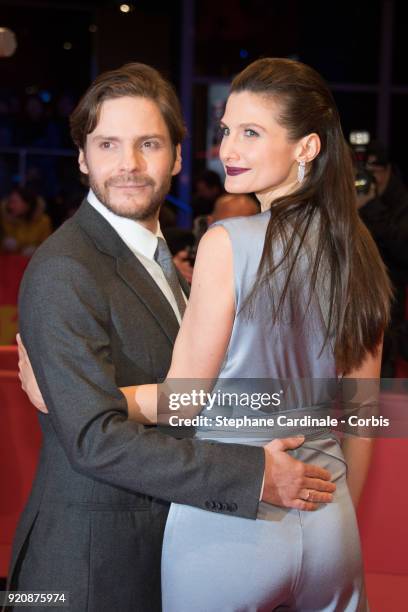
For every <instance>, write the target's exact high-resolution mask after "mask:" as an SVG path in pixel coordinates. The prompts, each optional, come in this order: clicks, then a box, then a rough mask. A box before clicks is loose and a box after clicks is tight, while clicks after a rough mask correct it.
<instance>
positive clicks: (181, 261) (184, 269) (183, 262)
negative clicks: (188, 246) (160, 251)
mask: <svg viewBox="0 0 408 612" xmlns="http://www.w3.org/2000/svg"><path fill="white" fill-rule="evenodd" d="M173 263H174V265H175V266H176V268H177V269H178V271H179V272H180V273H181V274H182V275H183V276H184V278H185V279H186V281H187V282H188V283H190V285H191V281H192V279H193V266H192V265H191V262H190V259H189V255H188V252H187V251H186V250H184V251H179V252H178V253H176V254H175V255H174V257H173Z"/></svg>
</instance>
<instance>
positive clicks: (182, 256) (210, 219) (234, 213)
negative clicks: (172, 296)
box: [164, 193, 259, 284]
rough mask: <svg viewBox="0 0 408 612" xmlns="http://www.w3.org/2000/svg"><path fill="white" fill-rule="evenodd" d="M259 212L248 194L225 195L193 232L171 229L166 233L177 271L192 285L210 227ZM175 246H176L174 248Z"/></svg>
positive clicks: (217, 201)
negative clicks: (202, 242) (197, 255)
mask: <svg viewBox="0 0 408 612" xmlns="http://www.w3.org/2000/svg"><path fill="white" fill-rule="evenodd" d="M258 212H259V206H258V204H257V202H256V200H255V199H254V198H253V197H252V196H251V195H248V194H235V193H225V194H223V195H221V196H219V197H218V198H217V199H216V200H215V203H214V208H213V210H212V212H211V214H209V215H201V216H200V217H197V218H196V219H195V222H194V228H193V232H189V231H187V230H180V229H179V228H171V229H169V230H167V231H164V235H165V237H166V240H167V242H168V245H169V248H170V251H171V252H172V254H173V262H174V265H175V266H176V268H177V270H178V271H179V272H180V273H181V274H182V275H183V276H184V278H185V279H186V281H187V282H189V283H190V284H191V280H192V277H193V266H194V260H195V253H196V251H197V247H198V243H199V242H200V239H201V237H202V236H203V234H204V233H205V232H206V231H207V229H208V228H209V226H210V225H212V224H213V223H215V222H216V221H221V220H222V219H229V218H231V217H249V216H250V215H256V214H257V213H258ZM173 245H174V246H173Z"/></svg>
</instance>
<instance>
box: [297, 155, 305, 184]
mask: <svg viewBox="0 0 408 612" xmlns="http://www.w3.org/2000/svg"><path fill="white" fill-rule="evenodd" d="M305 167H306V162H305V161H304V160H302V161H300V162H299V165H298V173H297V180H298V183H302V182H303V179H304V178H305Z"/></svg>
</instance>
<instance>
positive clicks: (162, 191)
mask: <svg viewBox="0 0 408 612" xmlns="http://www.w3.org/2000/svg"><path fill="white" fill-rule="evenodd" d="M88 178H89V186H90V187H91V189H92V191H93V192H94V194H95V195H96V197H97V198H98V200H99V201H100V202H101V204H103V205H104V206H106V208H107V209H108V210H110V211H111V212H113V213H114V214H115V215H118V217H125V218H127V219H133V220H134V221H146V220H147V219H154V218H156V217H157V214H158V211H159V210H160V207H161V205H162V204H163V202H164V199H165V197H166V195H167V194H168V193H169V191H170V186H171V179H172V174H171V173H170V172H169V174H168V176H167V177H166V178H165V180H163V182H162V184H161V185H160V186H159V187H158V188H157V186H156V182H155V181H154V180H153V179H152V178H151V177H150V176H147V175H137V176H132V175H130V176H129V175H128V176H120V177H118V176H116V177H112V178H110V179H108V180H107V181H105V182H104V183H103V188H101V187H100V185H98V184H97V183H96V181H95V180H94V179H93V177H92V175H91V174H89V177H88ZM123 185H126V186H131V185H134V186H135V187H137V186H147V187H148V188H151V190H152V195H151V198H150V200H148V201H147V202H146V203H144V204H143V205H140V204H137V203H135V202H134V201H133V199H132V197H129V200H128V202H129V203H128V205H127V206H125V205H123V204H122V205H121V206H118V205H117V204H115V203H114V202H112V201H111V199H110V198H109V188H110V187H119V186H123ZM136 198H137V196H136Z"/></svg>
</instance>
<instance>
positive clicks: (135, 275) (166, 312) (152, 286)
mask: <svg viewBox="0 0 408 612" xmlns="http://www.w3.org/2000/svg"><path fill="white" fill-rule="evenodd" d="M116 270H117V272H118V274H119V276H120V277H121V278H122V279H123V280H124V282H125V283H126V284H127V285H128V287H130V289H132V290H133V291H134V292H135V293H136V295H137V296H138V297H139V299H140V300H141V301H142V302H143V304H144V305H145V307H146V308H147V309H148V310H149V311H150V313H151V315H152V316H153V317H154V318H155V319H156V320H157V322H158V323H159V325H160V327H161V328H162V329H163V331H164V333H165V334H166V336H167V337H168V339H169V340H170V342H171V343H172V344H174V342H175V340H176V336H177V333H178V330H179V324H178V321H177V318H176V315H175V314H174V311H173V309H172V307H171V306H170V304H169V302H168V300H167V299H166V298H165V297H164V294H163V293H162V291H161V290H160V289H159V287H158V286H157V284H156V283H155V282H154V280H153V279H152V277H151V276H150V274H149V273H148V272H147V270H146V268H145V267H144V266H143V265H142V264H141V263H140V261H139V260H138V259H137V257H135V255H133V253H131V257H127V258H118V259H117V260H116Z"/></svg>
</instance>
